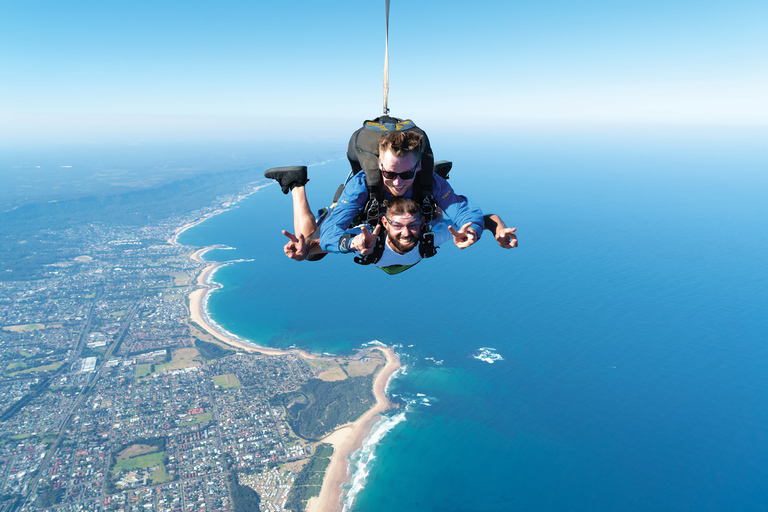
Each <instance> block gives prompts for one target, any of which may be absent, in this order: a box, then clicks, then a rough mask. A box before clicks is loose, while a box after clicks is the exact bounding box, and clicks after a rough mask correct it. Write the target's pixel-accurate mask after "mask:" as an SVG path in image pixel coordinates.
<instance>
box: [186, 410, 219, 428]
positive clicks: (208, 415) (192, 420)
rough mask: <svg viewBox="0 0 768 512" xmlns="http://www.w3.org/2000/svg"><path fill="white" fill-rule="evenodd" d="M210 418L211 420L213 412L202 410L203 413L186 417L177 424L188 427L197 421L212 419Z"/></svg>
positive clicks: (202, 421)
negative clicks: (185, 419)
mask: <svg viewBox="0 0 768 512" xmlns="http://www.w3.org/2000/svg"><path fill="white" fill-rule="evenodd" d="M212 420H213V413H210V412H204V413H203V414H197V415H195V416H192V418H190V419H188V420H187V421H183V422H181V423H179V426H180V427H189V426H191V425H197V424H198V423H205V422H206V421H212Z"/></svg>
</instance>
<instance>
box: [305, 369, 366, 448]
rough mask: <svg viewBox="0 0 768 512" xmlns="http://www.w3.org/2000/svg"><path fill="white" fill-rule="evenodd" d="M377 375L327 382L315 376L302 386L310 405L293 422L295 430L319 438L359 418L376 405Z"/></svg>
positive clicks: (310, 437)
mask: <svg viewBox="0 0 768 512" xmlns="http://www.w3.org/2000/svg"><path fill="white" fill-rule="evenodd" d="M372 386H373V375H367V376H362V377H351V378H348V379H344V380H338V381H332V382H326V381H323V380H320V379H312V380H310V381H308V382H307V383H306V384H304V385H303V386H302V387H301V390H300V391H301V393H303V394H304V395H306V396H307V397H309V400H310V403H309V405H308V406H307V407H306V408H305V409H304V410H303V411H301V413H299V416H298V418H297V419H296V420H295V421H292V422H291V427H292V428H293V431H294V432H296V433H297V434H298V435H300V436H301V437H303V438H305V439H309V440H317V439H320V438H321V437H323V436H324V435H325V434H328V433H329V432H331V431H333V429H335V428H336V427H338V426H339V425H343V424H345V423H348V422H350V421H354V420H356V419H357V418H359V417H360V416H361V415H362V414H363V413H364V412H365V411H367V410H368V409H370V408H371V407H372V406H373V404H374V396H373V391H372Z"/></svg>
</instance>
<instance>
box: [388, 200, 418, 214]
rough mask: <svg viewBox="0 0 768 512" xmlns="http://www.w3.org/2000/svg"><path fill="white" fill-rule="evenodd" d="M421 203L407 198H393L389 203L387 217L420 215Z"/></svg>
mask: <svg viewBox="0 0 768 512" xmlns="http://www.w3.org/2000/svg"><path fill="white" fill-rule="evenodd" d="M419 213H421V208H419V203H417V202H416V201H414V200H413V199H407V198H405V197H393V198H392V199H390V200H389V202H388V203H387V215H418V214H419Z"/></svg>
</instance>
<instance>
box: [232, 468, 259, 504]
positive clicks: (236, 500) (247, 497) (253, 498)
mask: <svg viewBox="0 0 768 512" xmlns="http://www.w3.org/2000/svg"><path fill="white" fill-rule="evenodd" d="M229 494H230V496H232V509H233V510H234V512H259V511H260V510H261V508H259V505H260V504H261V498H260V497H259V494H258V493H257V492H256V491H254V490H253V489H251V488H250V487H248V486H246V485H240V483H239V482H238V481H237V473H236V472H234V471H232V472H230V473H229Z"/></svg>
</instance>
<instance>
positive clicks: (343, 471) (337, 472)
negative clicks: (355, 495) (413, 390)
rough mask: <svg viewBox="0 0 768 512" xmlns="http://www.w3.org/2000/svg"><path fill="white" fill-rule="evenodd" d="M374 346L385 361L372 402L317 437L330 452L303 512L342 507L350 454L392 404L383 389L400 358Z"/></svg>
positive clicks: (393, 350)
mask: <svg viewBox="0 0 768 512" xmlns="http://www.w3.org/2000/svg"><path fill="white" fill-rule="evenodd" d="M376 349H378V350H380V351H381V352H382V353H383V354H384V357H385V358H386V361H387V362H386V364H385V365H384V368H382V369H381V370H380V371H379V373H378V374H377V375H376V377H375V378H374V380H373V395H374V397H375V398H376V404H375V405H374V406H373V407H372V408H370V409H368V411H366V412H365V413H363V415H362V416H360V417H359V418H358V419H357V420H355V421H353V422H352V423H347V424H346V425H342V426H341V427H339V428H337V429H336V430H335V431H334V432H332V433H331V434H329V435H327V436H326V437H324V438H323V439H321V442H323V443H328V444H330V445H332V446H333V454H332V455H331V458H330V463H329V464H328V468H327V469H326V470H325V477H324V478H323V484H322V486H321V488H320V496H318V497H315V498H311V499H310V500H309V503H308V504H307V509H306V510H307V512H333V511H337V510H341V509H342V498H343V497H344V495H345V493H344V492H343V491H342V486H343V485H344V484H345V483H346V482H348V480H349V478H350V476H352V475H350V474H349V458H350V455H352V453H354V452H355V451H357V450H359V449H360V448H361V447H362V446H363V442H364V441H365V438H366V437H368V434H370V433H371V430H372V429H373V427H374V425H376V423H378V421H379V419H380V416H381V414H382V413H383V412H385V411H387V410H389V409H391V408H392V407H393V403H392V402H391V401H390V400H389V398H388V397H387V393H386V391H387V384H388V383H389V380H390V378H391V377H392V375H394V373H395V372H396V371H397V370H398V369H399V368H400V358H399V357H398V356H397V354H396V353H395V349H394V348H392V347H374V350H376Z"/></svg>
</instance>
